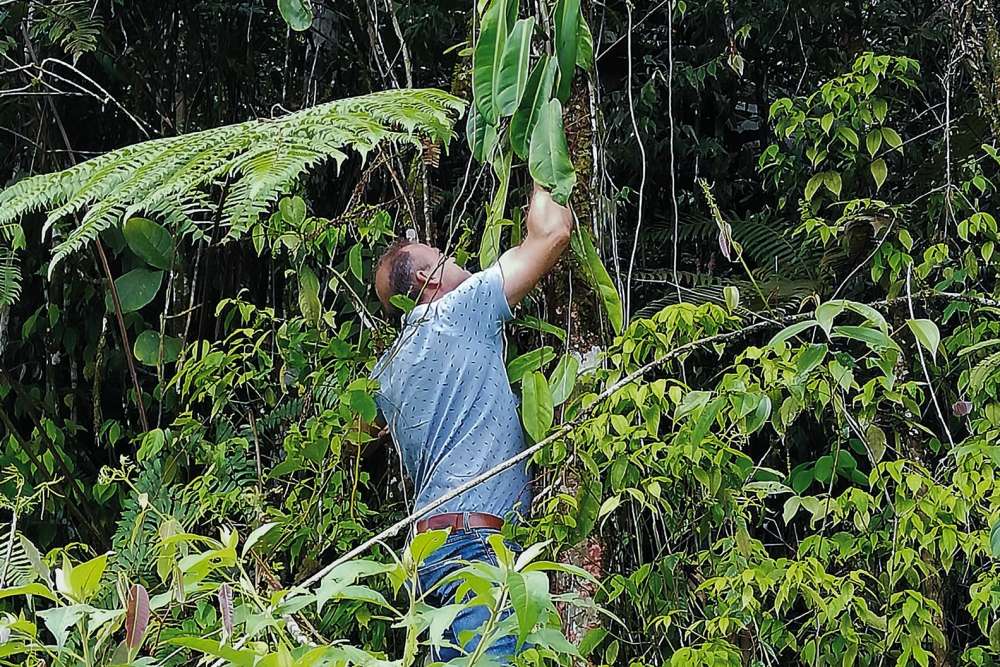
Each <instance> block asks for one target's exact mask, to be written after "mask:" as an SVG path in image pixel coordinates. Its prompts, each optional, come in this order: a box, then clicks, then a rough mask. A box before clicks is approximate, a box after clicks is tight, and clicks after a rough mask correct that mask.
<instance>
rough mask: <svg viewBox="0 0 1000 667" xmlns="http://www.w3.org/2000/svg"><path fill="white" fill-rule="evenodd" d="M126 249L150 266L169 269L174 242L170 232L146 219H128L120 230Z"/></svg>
mask: <svg viewBox="0 0 1000 667" xmlns="http://www.w3.org/2000/svg"><path fill="white" fill-rule="evenodd" d="M122 233H123V234H124V235H125V241H126V242H128V247H129V248H130V249H131V250H132V252H134V253H135V254H136V255H138V256H139V257H141V258H142V259H143V260H145V262H146V263H147V264H149V265H150V266H153V267H156V268H157V269H169V268H170V259H171V256H172V255H173V246H174V241H173V239H172V238H171V237H170V232H168V231H167V230H166V229H164V228H163V227H162V226H161V225H158V224H156V223H155V222H153V221H152V220H148V219H146V218H129V220H128V222H126V223H125V228H124V229H123V230H122Z"/></svg>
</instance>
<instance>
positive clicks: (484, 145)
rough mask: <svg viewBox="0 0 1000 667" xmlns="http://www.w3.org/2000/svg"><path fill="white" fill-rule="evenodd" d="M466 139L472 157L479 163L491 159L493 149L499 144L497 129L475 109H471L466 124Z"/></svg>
mask: <svg viewBox="0 0 1000 667" xmlns="http://www.w3.org/2000/svg"><path fill="white" fill-rule="evenodd" d="M465 137H466V139H467V140H468V142H469V151H471V153H472V157H474V158H476V160H477V161H479V162H486V161H487V160H489V159H490V154H491V153H492V152H493V147H494V146H495V145H496V143H497V128H496V125H494V124H493V123H491V122H489V121H488V120H486V118H484V117H483V115H482V114H481V113H480V112H479V109H476V108H475V107H473V108H471V109H469V117H468V119H466V122H465Z"/></svg>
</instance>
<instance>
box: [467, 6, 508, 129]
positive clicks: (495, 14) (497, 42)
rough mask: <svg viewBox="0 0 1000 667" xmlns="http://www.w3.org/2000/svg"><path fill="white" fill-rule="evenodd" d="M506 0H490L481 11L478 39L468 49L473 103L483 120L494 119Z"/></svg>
mask: <svg viewBox="0 0 1000 667" xmlns="http://www.w3.org/2000/svg"><path fill="white" fill-rule="evenodd" d="M508 8H509V3H508V2H507V1H506V0H493V2H492V3H490V6H489V7H488V8H487V9H486V12H485V13H484V14H483V22H482V28H481V29H480V31H479V39H478V40H477V41H476V48H475V50H474V51H473V53H472V91H473V94H474V95H475V105H476V108H477V109H478V110H479V113H481V114H482V116H483V118H485V119H486V122H487V123H490V124H494V123H496V121H497V118H498V114H497V99H496V94H497V90H498V87H497V81H498V78H499V76H498V75H499V72H500V61H501V60H502V58H503V53H504V48H505V47H506V45H507V22H508V18H507V10H508Z"/></svg>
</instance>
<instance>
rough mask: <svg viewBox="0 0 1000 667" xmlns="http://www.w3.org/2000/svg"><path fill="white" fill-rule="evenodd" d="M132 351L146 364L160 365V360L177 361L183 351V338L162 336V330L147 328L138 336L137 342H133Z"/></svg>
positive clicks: (166, 361)
mask: <svg viewBox="0 0 1000 667" xmlns="http://www.w3.org/2000/svg"><path fill="white" fill-rule="evenodd" d="M161 343H162V347H163V355H162V357H161V356H160V347H161ZM132 353H133V354H134V355H135V358H136V359H138V360H139V362H141V363H142V364H145V365H146V366H158V365H159V364H160V362H162V363H164V364H169V363H173V362H174V361H177V357H178V356H179V355H180V353H181V340H180V339H179V338H174V337H173V336H163V337H160V332H159V331H155V330H153V329H147V330H145V331H143V332H142V333H141V334H139V335H138V336H136V339H135V343H133V344H132Z"/></svg>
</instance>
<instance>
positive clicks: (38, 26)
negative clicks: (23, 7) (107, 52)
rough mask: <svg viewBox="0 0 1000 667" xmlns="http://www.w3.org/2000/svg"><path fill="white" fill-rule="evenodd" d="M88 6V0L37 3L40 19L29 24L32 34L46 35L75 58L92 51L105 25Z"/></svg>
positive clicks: (37, 35)
mask: <svg viewBox="0 0 1000 667" xmlns="http://www.w3.org/2000/svg"><path fill="white" fill-rule="evenodd" d="M91 5H92V3H90V2H88V1H87V0H55V1H54V2H47V3H46V2H39V3H37V7H38V10H39V11H38V12H37V16H38V17H39V18H38V20H36V21H35V23H34V24H33V25H32V27H31V32H32V36H33V37H39V36H41V35H45V36H46V37H47V38H48V39H49V41H51V42H52V43H53V44H59V46H61V47H62V48H63V49H64V50H65V51H66V52H67V53H69V54H71V55H72V56H73V57H74V58H79V57H80V55H82V54H84V53H89V52H91V51H94V50H95V49H96V48H97V40H98V38H99V37H100V36H101V31H102V30H103V29H104V26H103V24H102V22H101V20H100V18H98V17H96V16H94V15H93V8H92V6H91Z"/></svg>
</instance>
